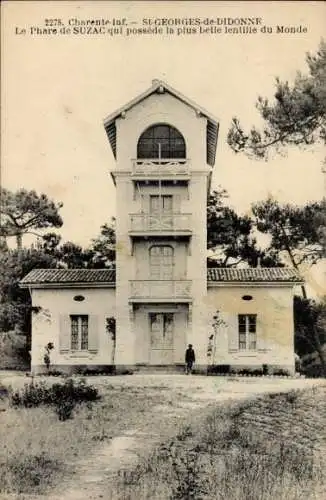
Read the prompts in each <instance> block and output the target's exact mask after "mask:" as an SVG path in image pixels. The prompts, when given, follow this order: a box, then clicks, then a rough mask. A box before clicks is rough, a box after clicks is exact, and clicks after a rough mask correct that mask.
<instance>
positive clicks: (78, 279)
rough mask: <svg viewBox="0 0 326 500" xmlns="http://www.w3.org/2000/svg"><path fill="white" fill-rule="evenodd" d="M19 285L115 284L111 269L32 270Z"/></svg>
mask: <svg viewBox="0 0 326 500" xmlns="http://www.w3.org/2000/svg"><path fill="white" fill-rule="evenodd" d="M20 283H21V285H23V286H24V285H32V284H43V283H44V284H47V283H67V284H68V283H69V284H70V283H72V284H73V283H110V284H112V285H114V284H115V271H114V270H112V269H33V270H32V271H31V272H30V273H28V274H27V276H25V277H24V278H23V279H22V280H21V281H20Z"/></svg>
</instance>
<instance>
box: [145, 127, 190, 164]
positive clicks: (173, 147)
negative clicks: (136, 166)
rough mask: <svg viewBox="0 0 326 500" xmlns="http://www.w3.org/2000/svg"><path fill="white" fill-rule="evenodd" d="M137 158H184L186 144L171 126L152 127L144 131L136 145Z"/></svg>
mask: <svg viewBox="0 0 326 500" xmlns="http://www.w3.org/2000/svg"><path fill="white" fill-rule="evenodd" d="M137 158H139V159H143V158H144V159H145V158H147V159H159V158H162V159H164V158H171V159H173V158H186V143H185V140H184V138H183V136H182V135H181V134H180V132H179V131H178V130H177V129H176V128H174V127H171V125H165V124H160V125H153V126H151V127H149V128H148V129H146V130H145V132H143V133H142V135H141V136H140V138H139V141H138V144H137Z"/></svg>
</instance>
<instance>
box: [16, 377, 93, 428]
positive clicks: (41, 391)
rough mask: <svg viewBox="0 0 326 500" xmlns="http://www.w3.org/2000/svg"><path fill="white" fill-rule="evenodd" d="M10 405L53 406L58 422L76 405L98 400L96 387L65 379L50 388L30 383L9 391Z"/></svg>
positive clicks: (42, 383)
mask: <svg viewBox="0 0 326 500" xmlns="http://www.w3.org/2000/svg"><path fill="white" fill-rule="evenodd" d="M9 397H10V403H11V406H12V407H14V408H17V407H24V408H35V407H38V406H40V405H51V406H54V409H55V412H56V413H57V415H58V417H59V420H67V419H68V418H70V417H71V415H72V411H73V409H74V408H75V406H76V405H77V404H80V403H82V402H85V401H96V400H98V399H99V394H98V390H97V388H96V387H94V386H91V385H87V384H86V382H85V381H84V380H79V381H78V382H77V383H76V382H75V381H74V380H73V379H67V380H66V381H65V382H64V383H55V384H53V385H52V386H48V385H46V383H45V382H40V383H39V384H37V383H34V381H32V382H31V383H29V384H25V386H24V388H23V389H22V390H21V391H19V390H18V391H13V390H11V391H10V395H9Z"/></svg>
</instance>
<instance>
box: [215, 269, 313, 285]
mask: <svg viewBox="0 0 326 500" xmlns="http://www.w3.org/2000/svg"><path fill="white" fill-rule="evenodd" d="M207 281H208V284H210V282H215V283H217V282H218V283H221V282H255V283H262V282H264V283H275V282H283V283H284V282H291V283H292V282H293V283H303V279H302V277H301V276H300V275H299V273H298V272H297V271H296V269H294V268H292V267H254V268H248V269H238V268H232V267H226V268H212V269H207Z"/></svg>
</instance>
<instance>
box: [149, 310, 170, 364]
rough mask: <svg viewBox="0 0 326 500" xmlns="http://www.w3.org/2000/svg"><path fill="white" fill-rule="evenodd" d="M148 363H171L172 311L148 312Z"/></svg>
mask: <svg viewBox="0 0 326 500" xmlns="http://www.w3.org/2000/svg"><path fill="white" fill-rule="evenodd" d="M149 328H150V363H151V364H152V365H169V364H172V363H173V330H174V315H173V313H149Z"/></svg>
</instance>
